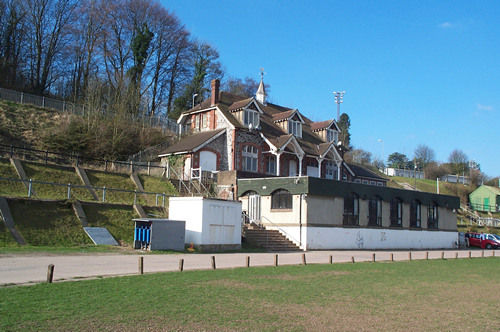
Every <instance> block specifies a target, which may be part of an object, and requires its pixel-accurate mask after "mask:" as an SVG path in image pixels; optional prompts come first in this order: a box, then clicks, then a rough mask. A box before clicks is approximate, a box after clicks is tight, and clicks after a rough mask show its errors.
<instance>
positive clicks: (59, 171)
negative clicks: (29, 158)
mask: <svg viewBox="0 0 500 332" xmlns="http://www.w3.org/2000/svg"><path fill="white" fill-rule="evenodd" d="M23 168H24V171H25V172H26V176H27V177H28V178H30V179H33V180H38V181H45V182H55V183H59V184H64V186H54V185H49V184H38V183H34V184H33V190H34V191H35V194H36V195H35V197H36V198H49V199H66V198H67V196H68V187H67V186H66V185H67V184H68V183H71V184H75V185H80V186H81V185H83V183H82V181H81V180H80V178H79V177H78V175H77V174H76V172H75V170H74V169H73V168H71V167H62V166H54V165H43V164H37V163H30V162H23ZM71 197H72V198H76V199H79V200H84V201H90V200H93V198H92V196H91V194H90V193H89V191H88V190H87V189H84V188H72V189H71Z"/></svg>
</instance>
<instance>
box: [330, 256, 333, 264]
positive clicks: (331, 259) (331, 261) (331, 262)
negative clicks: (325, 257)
mask: <svg viewBox="0 0 500 332" xmlns="http://www.w3.org/2000/svg"><path fill="white" fill-rule="evenodd" d="M330 264H333V256H332V255H330Z"/></svg>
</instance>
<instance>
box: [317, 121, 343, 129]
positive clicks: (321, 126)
mask: <svg viewBox="0 0 500 332" xmlns="http://www.w3.org/2000/svg"><path fill="white" fill-rule="evenodd" d="M332 125H334V126H335V129H336V130H337V131H340V128H339V126H338V125H337V122H336V121H335V120H326V121H320V122H311V125H310V126H311V130H312V131H319V130H322V129H327V128H330V127H331V126H332Z"/></svg>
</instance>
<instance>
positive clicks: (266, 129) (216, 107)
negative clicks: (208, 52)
mask: <svg viewBox="0 0 500 332" xmlns="http://www.w3.org/2000/svg"><path fill="white" fill-rule="evenodd" d="M177 123H178V125H179V131H180V136H181V139H180V140H179V141H178V142H177V143H176V144H174V145H172V146H170V147H169V148H167V149H166V150H165V151H164V152H163V153H162V154H160V155H159V157H160V158H161V160H162V162H163V163H168V158H167V157H168V156H172V155H180V156H182V158H183V177H184V178H185V179H187V178H191V177H192V176H193V174H194V173H193V172H194V171H197V172H199V171H211V172H214V171H216V172H226V171H228V172H233V174H235V176H234V179H233V183H234V184H236V178H248V177H269V176H281V177H283V176H285V177H287V176H312V177H318V178H326V179H332V180H339V181H349V182H360V183H361V182H363V183H367V184H372V185H378V186H385V185H386V179H384V178H382V177H379V176H378V175H376V174H375V173H372V172H370V171H368V170H366V169H364V168H362V167H360V166H357V165H350V164H347V163H346V162H344V160H343V152H342V146H341V143H340V142H339V141H338V137H339V132H340V129H339V127H338V125H337V123H336V121H335V120H327V121H321V122H313V121H311V120H310V119H308V118H307V117H306V116H304V115H303V114H301V113H300V112H299V110H297V109H294V108H289V107H284V106H280V105H276V104H272V103H269V102H267V101H266V93H265V89H264V84H263V82H262V80H261V82H260V85H259V88H258V90H257V93H256V95H255V97H251V98H247V97H241V96H236V95H233V94H230V93H227V92H223V91H220V83H219V80H213V81H212V82H211V95H210V98H208V99H206V100H204V101H203V102H202V103H200V104H198V105H196V106H194V107H193V108H192V109H190V110H187V111H185V112H183V113H182V114H181V116H180V117H179V119H178V121H177ZM197 174H199V173H197Z"/></svg>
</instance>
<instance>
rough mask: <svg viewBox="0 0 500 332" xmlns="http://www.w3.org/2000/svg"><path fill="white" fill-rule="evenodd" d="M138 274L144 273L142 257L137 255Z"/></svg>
mask: <svg viewBox="0 0 500 332" xmlns="http://www.w3.org/2000/svg"><path fill="white" fill-rule="evenodd" d="M139 274H144V257H143V256H141V257H139Z"/></svg>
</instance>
